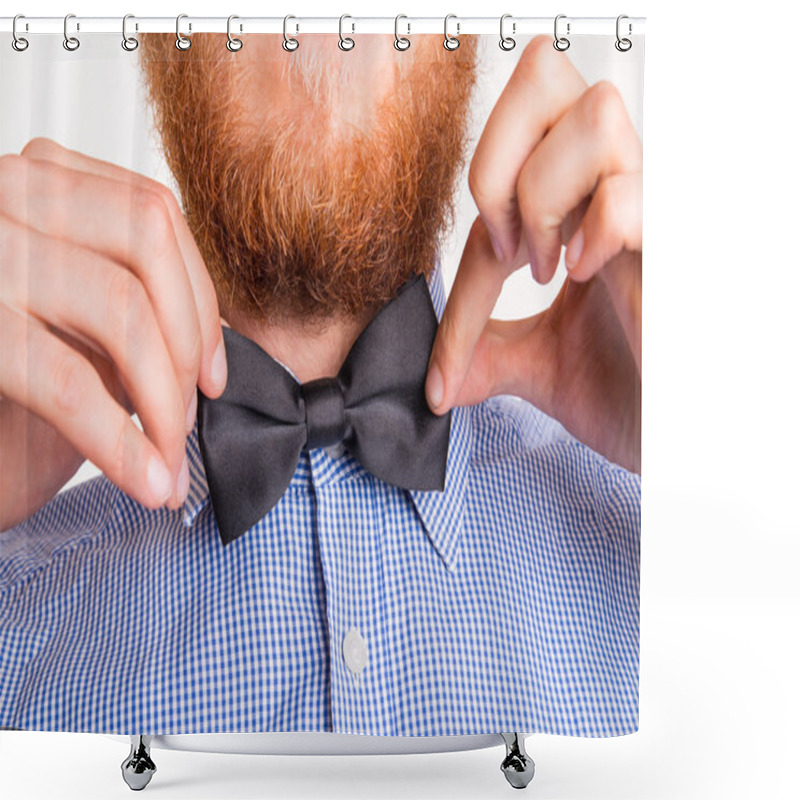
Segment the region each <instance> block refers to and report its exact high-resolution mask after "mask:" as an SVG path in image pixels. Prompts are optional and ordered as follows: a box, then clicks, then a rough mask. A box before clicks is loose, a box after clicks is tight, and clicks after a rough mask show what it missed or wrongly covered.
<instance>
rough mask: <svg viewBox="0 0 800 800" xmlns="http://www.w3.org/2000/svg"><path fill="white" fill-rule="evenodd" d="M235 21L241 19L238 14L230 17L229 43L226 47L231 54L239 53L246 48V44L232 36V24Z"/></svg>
mask: <svg viewBox="0 0 800 800" xmlns="http://www.w3.org/2000/svg"><path fill="white" fill-rule="evenodd" d="M235 19H239V17H237V16H236V14H231V15H230V16H229V17H228V41H227V42H225V47H227V48H228V50H230V51H231V53H238V52H239V51H240V50H241V49H242V48H243V47H244V42H243V41H242V40H241V39H237V38H236V37H235V36H233V35H232V34H231V22H232V21H233V20H235Z"/></svg>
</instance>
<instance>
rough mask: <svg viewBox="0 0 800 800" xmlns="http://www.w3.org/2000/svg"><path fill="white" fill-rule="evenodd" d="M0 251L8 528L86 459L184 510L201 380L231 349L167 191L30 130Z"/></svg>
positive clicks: (221, 379) (0, 166) (2, 209)
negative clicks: (188, 447)
mask: <svg viewBox="0 0 800 800" xmlns="http://www.w3.org/2000/svg"><path fill="white" fill-rule="evenodd" d="M0 253H1V254H2V259H1V260H0V278H1V279H2V281H1V282H0V478H1V479H2V483H1V485H0V530H5V529H7V528H9V527H11V526H13V525H15V524H18V523H19V522H21V521H23V520H25V519H27V518H28V517H29V516H30V515H31V514H32V513H34V512H35V511H36V510H38V509H39V508H40V507H41V506H42V505H44V504H45V503H46V502H47V501H48V500H49V499H50V498H51V497H52V496H53V495H54V494H55V493H56V492H57V491H58V490H59V489H60V488H61V487H62V486H63V485H64V484H65V483H66V481H67V480H69V478H70V477H71V476H72V475H73V474H74V473H75V471H76V470H77V469H78V467H79V466H80V465H81V463H82V462H83V460H84V459H85V458H89V459H91V460H92V461H93V462H94V464H95V465H96V466H97V467H98V468H99V469H101V470H102V471H103V472H104V473H105V474H106V475H107V476H108V478H109V479H110V480H111V481H113V482H114V483H115V484H116V485H117V486H118V487H119V488H120V489H122V490H123V491H124V492H126V493H128V494H129V495H130V496H131V497H133V498H135V499H136V500H138V501H139V502H140V503H142V504H143V505H145V506H147V507H149V508H157V507H159V506H161V505H163V504H164V503H165V502H168V505H169V507H170V508H173V509H174V508H178V507H179V505H180V503H181V502H183V500H184V499H185V496H186V493H187V491H188V489H189V473H188V465H187V462H186V434H187V432H189V431H191V429H192V427H193V425H194V420H195V415H196V408H197V394H196V387H197V386H198V384H199V386H200V388H201V389H202V391H203V392H204V393H205V394H207V395H208V396H209V397H216V396H219V395H220V394H221V393H222V391H223V390H224V387H225V382H226V380H227V363H226V360H225V350H224V344H223V338H222V330H221V324H220V317H219V308H218V304H217V298H216V293H215V291H214V287H213V284H212V283H211V279H210V278H209V276H208V272H207V271H206V267H205V264H204V262H203V259H202V257H201V255H200V252H199V251H198V249H197V246H196V244H195V242H194V239H193V238H192V235H191V233H190V231H189V228H188V227H187V225H186V221H185V220H184V218H183V215H182V214H181V212H180V209H179V207H178V204H177V202H176V200H175V198H174V196H173V195H172V193H171V192H170V191H169V190H168V189H167V188H166V187H164V186H162V185H161V184H159V183H157V182H155V181H152V180H149V179H148V178H145V177H143V176H141V175H137V174H135V173H133V172H130V171H128V170H125V169H123V168H121V167H118V166H115V165H113V164H109V163H107V162H103V161H98V160H96V159H93V158H89V157H88V156H85V155H82V154H80V153H77V152H74V151H71V150H67V149H65V148H63V147H61V146H59V145H58V144H56V143H55V142H52V141H50V140H47V139H34V140H32V141H31V142H29V143H28V145H26V147H25V148H24V150H23V151H22V153H21V155H6V156H3V157H2V158H0ZM134 411H135V412H136V413H137V414H138V416H139V419H140V421H141V423H142V427H143V429H144V433H142V431H140V430H139V428H138V427H137V426H136V425H135V423H134V422H133V420H132V419H131V413H133V412H134Z"/></svg>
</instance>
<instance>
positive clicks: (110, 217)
mask: <svg viewBox="0 0 800 800" xmlns="http://www.w3.org/2000/svg"><path fill="white" fill-rule="evenodd" d="M0 192H1V195H0V196H1V197H2V199H1V200H0V203H1V204H2V211H3V213H5V214H8V215H9V216H10V217H11V218H12V219H16V220H17V221H19V222H21V223H23V224H25V225H28V226H30V227H31V228H32V229H34V230H37V231H40V232H42V233H45V234H47V235H48V236H49V237H55V238H58V239H61V240H65V241H70V242H74V243H77V244H79V245H81V246H82V247H84V248H90V249H92V250H94V251H96V252H98V253H102V254H103V255H108V256H110V257H111V258H113V259H115V260H116V261H117V262H118V263H120V264H123V265H124V266H125V267H127V268H128V269H130V270H131V271H132V272H133V273H134V274H135V275H136V276H137V277H138V278H139V279H140V280H141V281H142V284H143V285H144V286H145V287H146V289H147V291H148V293H149V295H150V298H151V300H152V302H153V307H154V309H155V311H156V315H157V319H158V324H159V326H160V328H161V330H162V332H163V334H164V337H165V339H166V341H167V344H168V346H169V349H170V353H171V355H172V361H173V364H174V371H175V373H176V374H177V375H178V379H179V381H180V383H181V388H182V397H183V399H184V420H186V422H185V424H184V426H183V427H185V429H187V430H188V429H189V427H190V425H191V423H193V420H192V419H191V412H192V407H191V401H192V398H193V397H195V396H196V386H197V377H198V371H199V369H200V355H201V354H200V349H201V334H200V326H199V321H198V316H197V308H196V305H195V302H194V294H193V291H192V287H191V284H190V282H189V278H188V275H187V272H186V268H185V266H184V265H183V259H182V256H181V253H180V250H179V248H178V246H177V241H176V239H175V236H174V232H173V229H172V224H171V221H170V220H169V217H168V215H167V212H166V207H165V206H164V204H163V203H162V201H161V199H160V198H159V197H158V196H157V195H156V194H155V193H153V192H150V191H149V190H146V189H141V188H136V187H134V186H132V184H130V183H128V184H122V183H119V182H117V181H114V180H111V179H109V178H104V177H98V176H94V175H89V174H87V173H85V172H81V171H77V170H73V169H69V168H66V167H62V166H60V165H58V164H53V163H50V162H45V161H36V160H30V159H25V158H22V157H17V158H16V160H14V159H10V160H8V161H6V162H5V166H4V168H3V171H2V174H0ZM96 299H97V300H98V301H100V302H102V298H96Z"/></svg>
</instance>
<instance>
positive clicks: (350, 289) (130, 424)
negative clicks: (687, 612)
mask: <svg viewBox="0 0 800 800" xmlns="http://www.w3.org/2000/svg"><path fill="white" fill-rule="evenodd" d="M503 25H505V27H503ZM395 26H396V27H395V35H392V34H388V33H387V34H367V33H359V30H354V27H353V25H352V20H350V21H348V20H347V19H343V20H340V21H339V31H338V33H337V32H336V20H333V21H332V27H331V29H330V32H328V33H304V32H303V28H302V26H298V25H297V24H296V21H293V20H292V19H287V20H286V21H285V22H284V33H283V34H280V33H249V34H248V32H247V29H246V27H245V26H240V25H239V24H238V23H237V21H236V20H229V21H228V33H224V32H216V33H209V32H198V31H197V30H195V31H191V32H190V31H189V29H188V25H186V23H185V20H184V21H183V25H182V22H181V20H178V33H177V35H176V33H175V32H174V31H173V32H171V33H155V32H150V33H147V32H144V31H137V30H136V28H135V21H133V20H130V21H129V24H128V27H127V29H126V35H127V38H125V39H123V38H122V37H121V36H120V34H119V33H115V34H111V33H79V32H78V31H77V29H76V28H75V27H74V26H72V25H70V24H69V20H68V21H67V22H66V23H65V35H63V36H62V35H60V34H32V33H29V34H28V35H27V39H25V41H26V42H27V43H26V44H25V45H23V44H22V41H23V39H24V36H25V33H24V29H23V28H22V27H19V28H18V32H17V33H16V34H15V37H16V38H15V39H12V36H11V35H10V34H3V36H2V41H1V46H0V52H1V53H2V55H1V56H0V59H1V60H2V75H1V76H0V80H1V81H2V83H1V84H0V86H1V88H2V95H1V96H0V119H1V120H2V122H1V124H0V154H1V155H2V159H1V160H0V164H1V165H2V166H1V167H0V185H1V186H2V195H1V196H0V206H1V207H0V212H1V217H0V222H1V223H2V231H1V232H0V233H1V238H0V242H1V247H2V270H1V272H0V280H1V281H2V283H1V284H0V287H1V288H0V301H1V302H0V314H1V316H0V323H1V326H0V333H1V335H0V346H1V348H2V349H1V350H0V354H1V359H0V370H1V371H0V395H1V397H0V400H1V402H0V478H2V489H1V491H0V530H2V533H0V727H2V728H5V729H16V730H37V731H81V732H91V733H105V734H122V735H126V736H127V735H135V734H147V735H148V736H151V735H152V736H169V735H179V734H190V733H191V734H197V733H207V734H212V733H215V734H229V733H247V732H250V733H253V732H300V731H305V732H331V733H339V734H365V735H369V736H373V737H374V736H382V737H434V736H450V737H453V736H466V735H485V734H497V733H501V732H507V731H519V732H526V733H550V734H564V735H569V736H586V737H606V736H617V735H622V734H629V733H633V732H635V731H636V730H637V729H638V724H639V723H638V698H639V695H638V675H639V541H640V472H641V468H640V397H641V308H642V306H641V282H642V277H641V276H642V207H641V179H642V129H641V128H642V125H641V121H642V94H643V85H642V76H643V63H644V37H643V36H641V35H635V36H630V37H628V36H625V35H624V34H625V31H626V28H625V26H624V25H623V26H622V27H621V28H620V26H619V23H618V27H617V32H618V33H617V34H615V32H614V27H613V20H612V25H611V27H610V29H609V30H607V31H606V33H605V34H604V35H580V34H575V33H574V32H573V31H571V30H570V31H568V30H567V27H566V24H564V20H561V21H560V22H559V21H558V20H556V27H555V33H556V36H555V37H554V35H553V33H552V30H551V33H549V34H541V35H535V36H534V35H522V33H520V32H518V31H517V27H516V25H515V24H514V23H513V21H512V20H504V21H503V22H501V27H500V32H501V35H500V36H498V34H497V33H495V34H491V35H490V34H488V33H484V34H467V33H465V32H464V31H463V30H462V29H461V28H460V27H458V26H457V21H456V20H450V21H449V27H448V23H447V22H446V23H445V27H444V29H443V33H440V34H428V33H424V34H423V33H417V34H415V33H414V31H413V30H410V31H409V29H408V27H407V26H406V25H405V24H404V23H403V20H402V19H398V20H397V21H396V22H395ZM223 29H224V24H223ZM620 30H621V31H622V38H620V35H619V31H620ZM76 42H77V44H75V43H76ZM121 44H122V45H123V46H121ZM437 323H438V327H437Z"/></svg>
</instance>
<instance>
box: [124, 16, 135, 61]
mask: <svg viewBox="0 0 800 800" xmlns="http://www.w3.org/2000/svg"><path fill="white" fill-rule="evenodd" d="M129 19H135V17H134V16H133V14H126V15H125V16H124V17H123V18H122V49H123V50H127V51H128V52H129V53H132V52H133V51H134V50H135V49H136V48H137V47H138V46H139V40H138V39H137V38H136V37H135V36H128V20H129Z"/></svg>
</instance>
